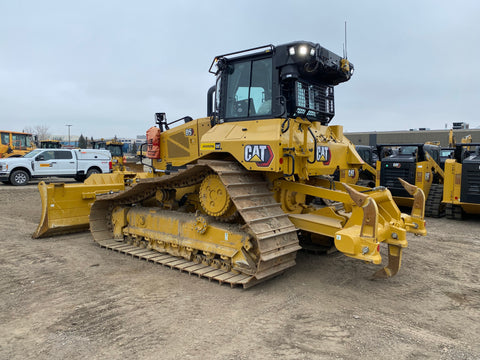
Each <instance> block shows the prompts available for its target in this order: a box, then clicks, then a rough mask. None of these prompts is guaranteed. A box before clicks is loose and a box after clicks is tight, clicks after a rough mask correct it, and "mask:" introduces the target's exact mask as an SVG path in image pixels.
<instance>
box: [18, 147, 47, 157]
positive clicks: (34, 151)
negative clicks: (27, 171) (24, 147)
mask: <svg viewBox="0 0 480 360" xmlns="http://www.w3.org/2000/svg"><path fill="white" fill-rule="evenodd" d="M42 151H43V149H36V150H33V151H30V152H29V153H27V154H25V155H23V157H26V158H33V157H35V156H37V155H38V154H39V153H41V152H42Z"/></svg>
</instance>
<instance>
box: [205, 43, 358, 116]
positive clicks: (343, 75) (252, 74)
mask: <svg viewBox="0 0 480 360" xmlns="http://www.w3.org/2000/svg"><path fill="white" fill-rule="evenodd" d="M214 65H216V67H217V70H216V71H212V68H213V67H214ZM210 72H212V73H214V74H216V75H217V85H216V91H215V92H216V102H215V107H216V111H215V115H216V120H217V121H218V122H229V121H245V120H258V119H271V118H278V117H290V118H296V117H301V118H306V119H308V120H309V121H320V122H321V123H322V125H326V124H328V123H329V122H330V120H331V119H332V118H333V116H334V114H335V107H334V94H333V86H334V85H337V84H339V83H341V82H344V81H347V80H349V79H350V77H351V75H352V74H353V64H351V63H349V62H348V61H347V60H346V59H342V58H341V57H339V56H338V55H336V54H334V53H332V52H330V51H329V50H327V49H325V48H323V47H321V46H320V45H319V44H314V43H310V42H292V43H289V44H285V45H279V46H276V47H275V46H273V45H268V46H264V47H259V48H254V49H249V50H245V51H241V52H236V53H230V54H225V55H220V56H217V57H216V58H215V59H214V61H213V62H212V65H211V67H210Z"/></svg>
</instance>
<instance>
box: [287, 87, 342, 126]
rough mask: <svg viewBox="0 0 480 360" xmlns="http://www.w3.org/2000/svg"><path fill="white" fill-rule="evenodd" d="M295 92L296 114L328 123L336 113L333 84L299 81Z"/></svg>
mask: <svg viewBox="0 0 480 360" xmlns="http://www.w3.org/2000/svg"><path fill="white" fill-rule="evenodd" d="M295 93H296V99H297V102H296V105H297V107H296V114H295V115H296V116H300V117H306V118H308V119H310V120H314V121H315V120H317V121H321V122H322V123H324V124H328V123H329V122H330V120H331V119H332V118H333V116H334V115H335V101H334V95H333V86H329V85H308V84H306V83H302V82H299V81H297V82H296V86H295Z"/></svg>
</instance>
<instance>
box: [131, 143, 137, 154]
mask: <svg viewBox="0 0 480 360" xmlns="http://www.w3.org/2000/svg"><path fill="white" fill-rule="evenodd" d="M130 152H131V153H132V154H136V153H137V143H136V142H135V141H134V142H133V144H132V150H131V151H130Z"/></svg>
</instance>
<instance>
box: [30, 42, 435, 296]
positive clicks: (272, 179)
mask: <svg viewBox="0 0 480 360" xmlns="http://www.w3.org/2000/svg"><path fill="white" fill-rule="evenodd" d="M210 72H211V73H213V74H214V75H216V78H217V82H216V86H213V87H212V88H211V89H210V90H209V91H208V96H207V99H208V101H207V117H205V118H199V119H195V120H194V119H192V118H191V117H188V116H187V117H184V118H182V119H179V120H175V121H173V122H170V123H169V122H167V119H166V115H165V114H164V113H157V114H156V125H157V126H154V127H152V128H150V129H149V130H148V131H147V143H148V149H147V157H148V160H149V162H145V164H147V165H148V166H149V167H150V170H151V171H150V173H149V174H147V175H142V176H144V177H145V178H140V177H141V176H140V175H135V176H134V177H132V178H127V177H124V178H123V179H117V180H115V181H117V182H115V186H114V185H112V186H110V188H109V186H104V185H103V184H102V185H98V188H96V187H95V185H90V184H85V185H84V186H85V188H84V190H82V188H81V185H77V187H75V188H72V189H70V187H69V186H68V185H64V186H62V189H61V196H62V199H64V200H66V201H68V200H69V199H71V200H72V202H75V203H76V206H77V207H80V208H83V209H85V210H88V209H89V206H90V205H91V212H90V231H91V233H92V235H93V238H94V240H95V241H96V242H97V243H98V244H99V245H101V246H102V247H105V248H109V249H112V250H117V251H121V252H123V253H126V254H130V255H133V256H135V257H138V258H143V259H146V260H151V261H155V262H158V263H162V264H164V265H167V266H169V267H172V268H177V269H180V270H182V271H186V272H189V273H193V274H197V275H199V276H203V277H207V278H209V279H214V280H217V281H219V282H221V283H229V284H231V285H232V286H233V285H241V286H244V287H249V286H252V285H255V284H257V283H259V282H261V281H264V280H266V279H269V278H271V277H273V276H276V275H278V274H280V273H282V272H283V271H285V270H286V269H288V268H290V267H292V266H293V265H295V257H296V252H297V251H298V250H299V249H300V246H299V243H300V242H299V237H301V239H302V243H309V244H320V243H321V244H325V242H328V244H330V245H334V246H335V247H336V249H337V250H338V251H340V252H342V253H344V254H345V255H347V256H349V257H352V258H356V259H359V260H363V261H365V262H369V263H373V264H380V263H381V261H382V258H381V255H380V245H381V244H382V243H384V244H387V245H388V258H389V262H388V265H387V266H385V267H384V268H382V269H380V270H379V271H378V272H377V273H376V276H377V277H389V276H393V275H395V274H396V273H397V272H398V270H399V268H400V263H401V256H402V250H403V248H405V247H407V237H406V234H407V232H410V233H413V234H416V235H425V234H426V230H425V222H424V219H423V216H424V207H425V197H424V193H423V191H422V190H421V189H419V188H417V187H416V186H414V185H410V184H408V183H406V182H402V183H403V185H404V187H405V189H407V191H408V192H409V193H410V194H412V195H413V196H414V204H413V207H412V213H411V215H408V214H402V213H401V212H400V211H399V209H398V207H397V205H396V204H395V202H394V201H393V199H392V196H391V194H390V191H389V190H387V189H386V188H384V187H380V188H374V189H372V188H366V187H360V186H357V185H354V184H355V183H356V181H357V180H358V174H359V169H360V168H361V167H362V165H363V164H364V161H363V160H362V159H361V158H360V156H359V155H358V153H357V152H356V151H355V147H354V146H353V144H352V143H351V142H350V141H349V140H348V139H346V138H345V137H344V136H343V128H342V126H339V125H333V126H332V125H329V123H330V121H331V120H332V118H333V117H334V114H335V108H334V86H335V85H338V84H339V83H342V82H345V81H348V80H349V79H350V78H351V76H352V74H353V64H351V63H350V62H349V61H348V60H347V59H346V58H342V57H340V56H338V55H336V54H334V53H332V52H330V51H329V50H327V49H325V48H323V47H322V46H320V45H319V44H314V43H311V42H304V41H298V42H292V43H288V44H284V45H279V46H273V45H267V46H262V47H258V48H253V49H248V50H245V51H237V52H233V53H229V54H224V55H219V56H217V57H215V59H214V60H213V62H212V64H211V66H210ZM173 125H176V126H175V127H173ZM120 174H121V173H120ZM334 174H338V179H339V181H334ZM111 176H113V175H109V177H111ZM103 177H104V176H103V175H95V176H92V181H98V183H99V182H100V181H101V179H102V178H103ZM122 180H123V181H125V182H124V183H123V184H121V181H122ZM118 184H120V185H119V188H117V185H118ZM45 186H46V187H47V188H46V191H43V193H44V195H42V203H43V211H42V216H43V218H44V219H47V220H46V221H44V224H43V225H45V226H43V227H42V224H41V225H40V226H39V229H37V232H36V234H35V237H39V236H42V235H45V234H49V233H50V234H52V233H54V232H62V231H71V230H72V228H74V227H75V226H78V223H74V221H73V220H72V217H69V216H68V214H67V213H65V214H63V215H64V216H63V219H66V221H64V222H63V223H62V224H60V221H58V222H57V224H55V229H54V228H53V226H50V225H49V222H48V218H49V217H50V214H51V213H52V210H54V209H57V210H59V208H60V206H57V205H56V196H57V194H53V195H48V193H49V190H50V189H51V188H52V185H45V184H42V185H41V186H40V187H41V188H42V189H43V188H45ZM122 186H123V188H122ZM49 196H50V197H49ZM51 196H53V199H52V198H51ZM58 196H60V195H58ZM86 212H88V211H86ZM56 217H57V220H61V219H62V213H61V210H59V211H58V212H57V213H56ZM69 222H71V224H69ZM69 225H71V226H69Z"/></svg>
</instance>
